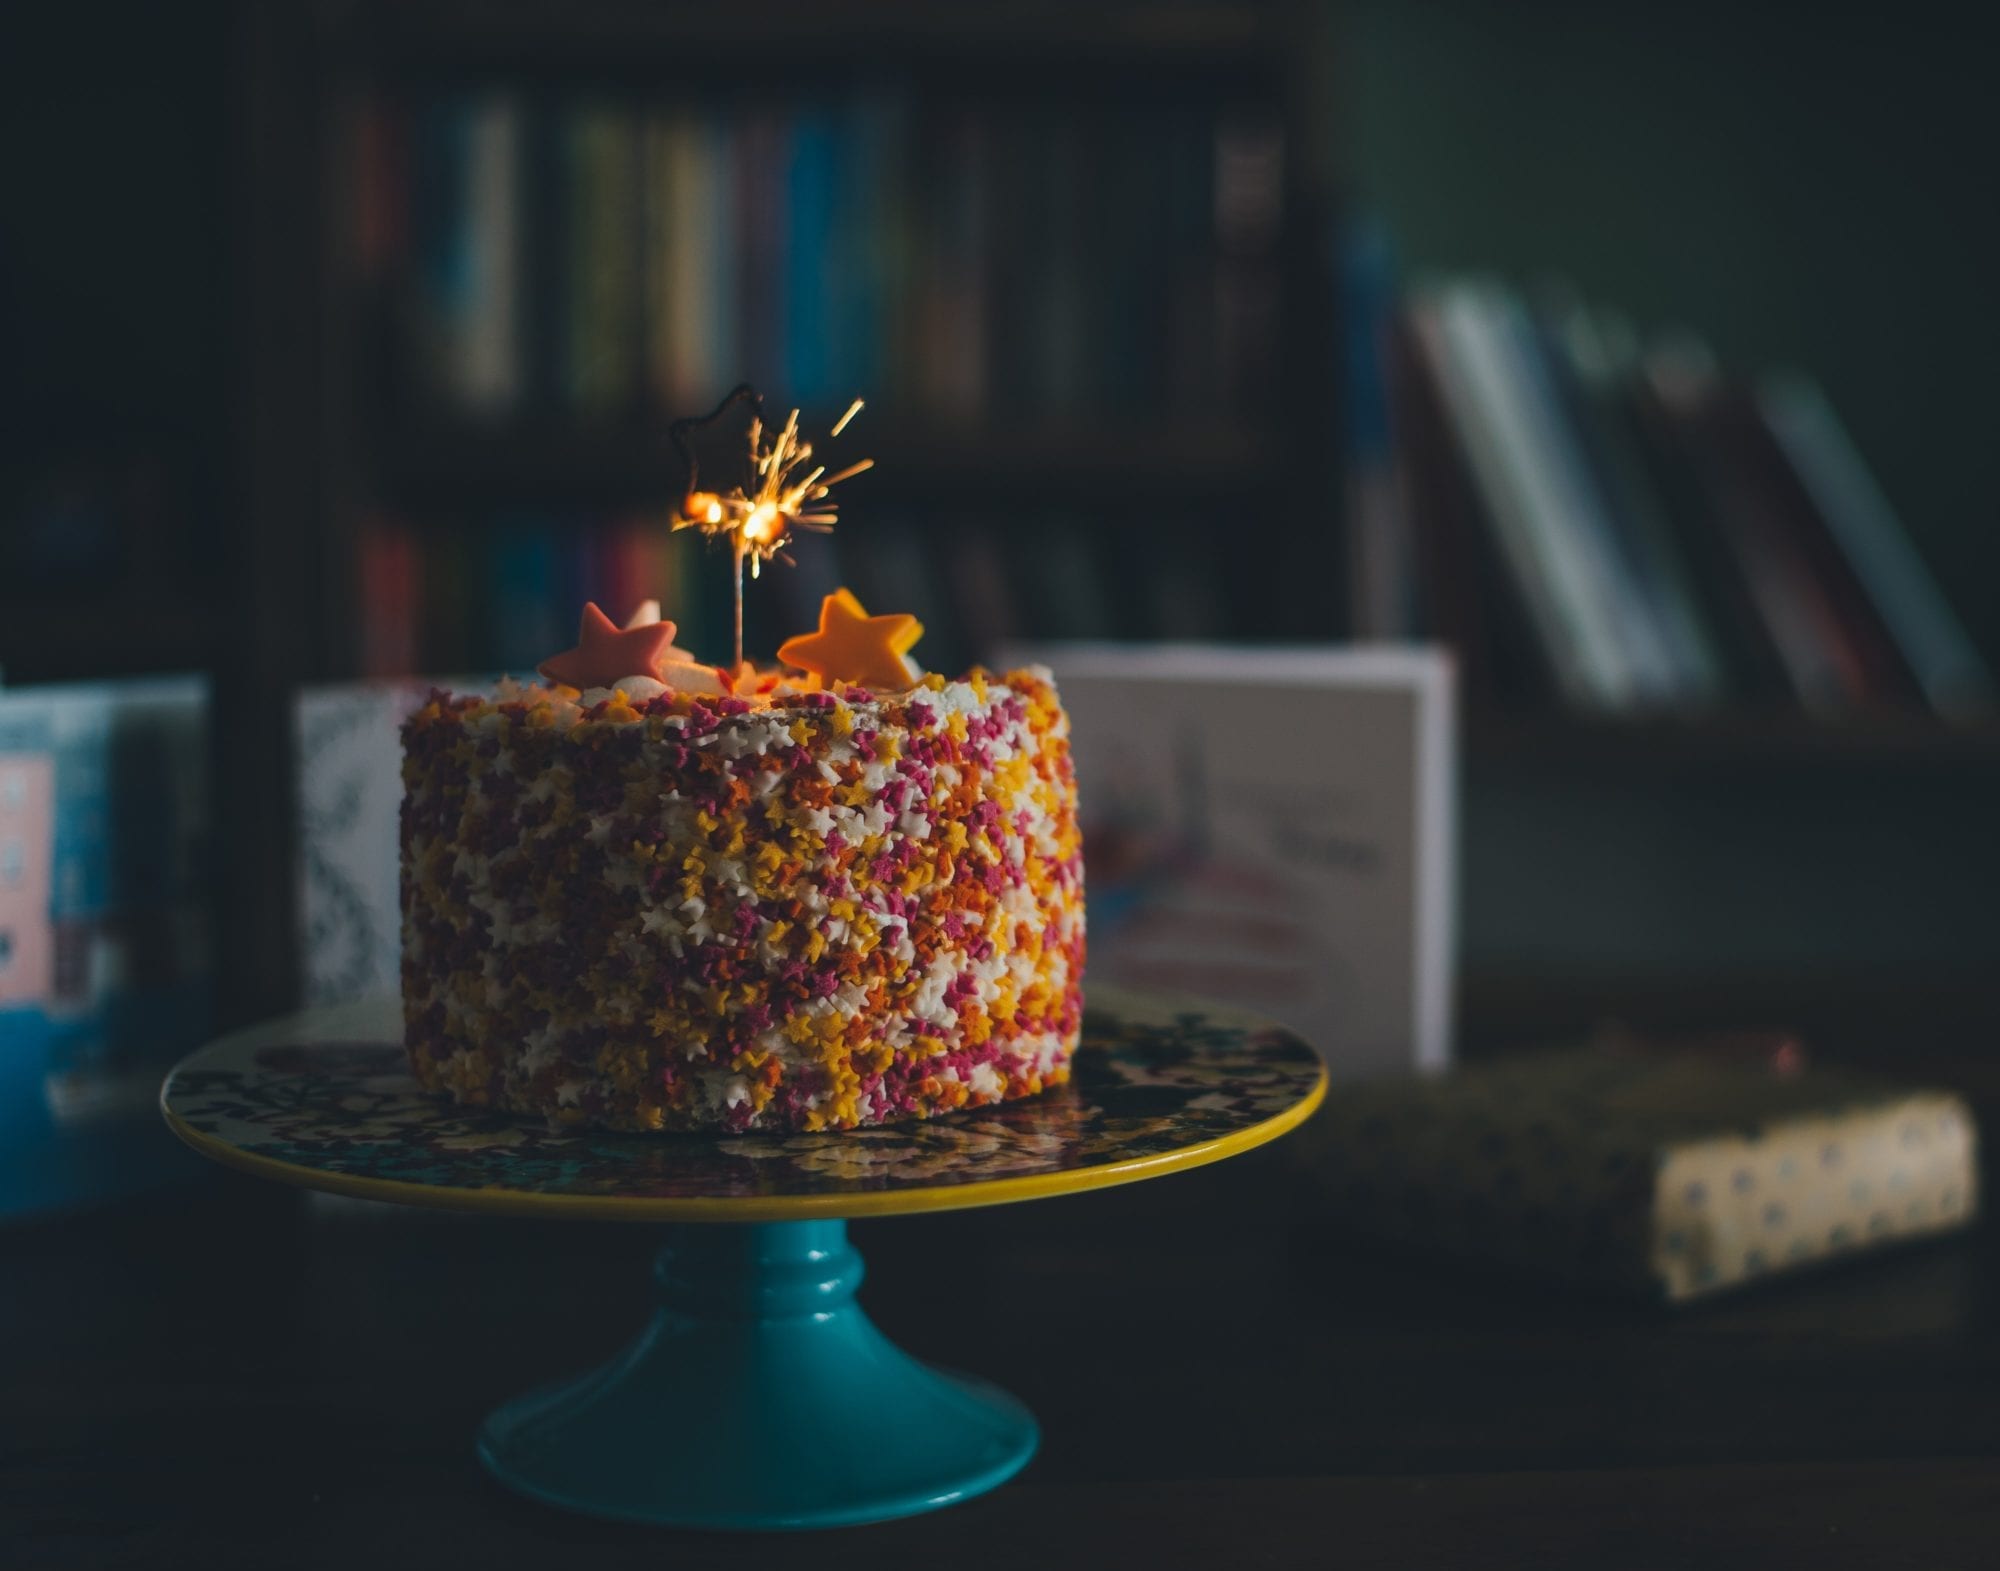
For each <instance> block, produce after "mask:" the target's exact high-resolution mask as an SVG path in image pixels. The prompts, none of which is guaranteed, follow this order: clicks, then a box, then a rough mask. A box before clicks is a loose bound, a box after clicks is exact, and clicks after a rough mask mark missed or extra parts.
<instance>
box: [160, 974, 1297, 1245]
mask: <svg viewBox="0 0 2000 1571" xmlns="http://www.w3.org/2000/svg"><path fill="white" fill-rule="evenodd" d="M401 1040H402V1021H401V1016H400V1013H399V1011H398V1009H397V1007H396V1005H395V1003H394V1001H389V1002H387V1003H383V1004H373V1005H360V1006H349V1007H346V1008H340V1009H320V1010H311V1011H308V1012H306V1013H304V1014H300V1015H294V1016H292V1017H290V1018H288V1019H285V1020H280V1021H275V1022H272V1023H270V1024H268V1025H264V1026H260V1027H257V1028H255V1029H253V1030H249V1031H244V1032H240V1033H238V1034H237V1035H235V1036H231V1037H225V1038H224V1039H223V1040H221V1041H219V1042H216V1043H213V1044H211V1045H210V1046H208V1047H205V1048H203V1049H202V1050H201V1051H200V1052H198V1053H195V1054H194V1055H193V1056H191V1057H189V1058H187V1059H186V1060H184V1061H183V1062H182V1063H181V1064H180V1065H179V1066H178V1067H177V1068H176V1069H175V1070H174V1071H173V1073H172V1074H170V1075H169V1076H168V1077H167V1082H166V1084H165V1086H163V1087H162V1088H161V1091H160V1106H161V1109H162V1111H163V1112H164V1113H165V1114H166V1119H167V1122H168V1124H170V1125H171V1126H172V1127H173V1130H174V1132H175V1133H176V1134H178V1135H179V1136H180V1137H181V1138H182V1139H183V1140H185V1141H186V1142H187V1143H188V1144H189V1145H191V1146H193V1147H194V1148H195V1149H196V1150H197V1151H199V1152H201V1153H202V1154H203V1155H204V1156H208V1157H212V1158H214V1159H215V1160H216V1161H219V1162H224V1163H227V1164H228V1165H230V1166H232V1167H238V1168H242V1169H244V1170H245V1171H248V1172H251V1173H255V1174H257V1175H259V1176H261V1177H265V1178H274V1179H279V1180H281V1181H283V1182H286V1183H292V1184H299V1185H303V1186H305V1187H306V1188H310V1189H324V1190H331V1191H333V1192H335V1193H340V1194H350V1195H359V1196H362V1197H365V1198H368V1199H374V1200H391V1201H398V1202H401V1203H404V1204H408V1205H429V1206H445V1207H454V1208H458V1209H462V1210H482V1211H498V1212H515V1213H523V1214H534V1213H552V1212H559V1213H561V1214H564V1215H570V1216H595V1217H608V1218H616V1219H622V1220H630V1221H655V1222H695V1221H732V1222H771V1221H794V1220H804V1219H808V1218H812V1217H851V1216H882V1215H888V1214H893V1213H897V1212H909V1211H939V1210H949V1209H953V1208H955V1207H960V1206H979V1205H996V1204H1000V1203H1002V1202H1005V1201H1010V1200H1030V1199H1036V1198H1039V1197H1041V1196H1045V1195H1057V1194H1066V1193H1071V1192H1074V1191H1077V1190H1083V1189H1096V1188H1101V1187H1104V1186H1106V1185H1110V1184H1122V1183H1129V1182H1131V1181H1133V1180H1135V1179H1141V1178H1151V1177H1155V1176H1157V1175H1159V1174H1162V1173H1168V1172H1173V1171H1175V1170H1177V1169H1179V1168H1185V1167H1198V1166H1200V1165H1201V1164H1203V1163H1205V1162H1214V1161H1218V1160H1220V1159H1221V1158H1223V1157H1226V1156H1233V1155H1235V1154H1236V1153H1237V1152H1240V1151H1247V1150H1249V1149H1250V1148H1251V1147H1253V1146H1258V1145H1262V1144H1263V1143H1264V1142H1265V1141H1267V1140H1274V1139H1276V1138H1277V1137H1278V1136H1279V1135H1282V1134H1284V1133H1285V1132H1286V1131H1287V1130H1289V1129H1292V1128H1294V1127H1295V1126H1297V1125H1298V1124H1300V1123H1302V1122H1303V1121H1304V1120H1305V1118H1306V1117H1307V1116H1308V1115H1309V1114H1310V1113H1311V1112H1312V1110H1313V1109H1314V1108H1315V1107H1317V1106H1318V1105H1319V1102H1320V1098H1321V1097H1322V1096H1323V1095H1324V1094H1325V1091H1326V1071H1325V1069H1324V1068H1323V1067H1322V1066H1321V1064H1320V1061H1319V1058H1318V1055H1317V1054H1315V1053H1314V1052H1313V1050H1312V1049H1311V1048H1309V1047H1307V1046H1306V1045H1305V1044H1304V1043H1303V1042H1301V1041H1300V1040H1299V1039H1298V1038H1297V1037H1295V1036H1293V1035H1292V1034H1291V1033H1290V1032H1288V1031H1286V1030H1284V1029H1283V1028H1281V1027H1279V1026H1275V1025H1272V1024H1270V1023H1269V1022H1268V1021H1264V1020H1260V1019H1257V1018H1256V1017H1254V1016H1248V1015H1243V1014H1241V1013H1238V1012H1236V1011H1233V1010H1225V1009H1223V1008H1222V1007H1221V1006H1218V1005H1213V1004H1206V1003H1196V1002H1191V1001H1183V1000H1175V999H1170V998H1162V997H1157V996H1154V995H1138V994H1129V993H1124V992H1116V993H1114V992H1113V991H1112V990H1111V989H1109V988H1096V989H1093V990H1092V992H1091V997H1090V1007H1089V1008H1088V1009H1087V1010H1086V1012H1085V1016H1084V1026H1083V1042H1082V1045H1081V1046H1080V1047H1079V1049H1078V1051H1077V1055H1076V1061H1075V1068H1074V1073H1073V1075H1072V1077H1071V1081H1070V1083H1069V1084H1068V1085H1066V1086H1062V1087H1059V1088H1058V1089H1056V1090H1053V1091H1049V1092H1046V1093H1044V1094H1043V1095H1041V1096H1038V1097H1030V1098H1027V1099H1025V1100H1023V1101H1019V1102H1010V1103H1007V1104H1005V1105H1004V1106H1001V1107H994V1108H982V1109H979V1110H977V1111H974V1112H969V1113H961V1114H954V1115H952V1116H949V1117H945V1118H935V1119H930V1120H926V1121H923V1122H919V1123H913V1124H903V1125H895V1126H891V1127H888V1128H879V1129H862V1130H848V1131H845V1132H841V1133H835V1134H819V1135H731V1136H726V1137H725V1136H710V1135H671V1134H659V1135H630V1134H607V1133H598V1132H557V1131H554V1130H551V1129H549V1128H548V1127H546V1126H545V1125H541V1124H538V1123H535V1122H533V1121H531V1120H524V1119H521V1118H517V1117H513V1116H510V1115H496V1114H486V1113H478V1112H472V1111H468V1110H465V1109H461V1108H456V1107H453V1106H451V1105H450V1104H448V1103H446V1102H444V1101H441V1100H439V1099H438V1098H435V1097H433V1096H430V1095H428V1094H426V1093H425V1092H423V1091H422V1090H420V1089H419V1088H418V1086H417V1084H416V1082H415V1081H414V1080H412V1079H411V1078H410V1075H409V1073H408V1071H407V1069H406V1068H405V1066H404V1060H403V1049H402V1045H401Z"/></svg>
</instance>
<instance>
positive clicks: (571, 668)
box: [535, 601, 674, 689]
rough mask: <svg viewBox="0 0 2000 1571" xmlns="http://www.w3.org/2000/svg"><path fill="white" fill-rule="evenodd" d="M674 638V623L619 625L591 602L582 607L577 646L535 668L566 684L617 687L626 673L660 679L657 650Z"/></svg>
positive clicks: (584, 686) (582, 687) (552, 679)
mask: <svg viewBox="0 0 2000 1571" xmlns="http://www.w3.org/2000/svg"><path fill="white" fill-rule="evenodd" d="M673 641H674V624H673V623H671V622H646V623H642V624H640V625H639V626H638V627H627V628H620V627H618V626H616V625H615V624H614V623H613V622H612V620H611V618H610V617H608V616H606V615H605V614H604V613H603V612H602V611H600V610H598V608H597V602H596V601H592V602H590V603H589V604H588V605H586V606H585V607H584V608H583V622H582V625H581V626H579V627H578V628H577V630H576V647H575V648H574V649H565V650H564V651H563V652H562V653H561V654H559V655H555V656H552V657H551V658H549V659H547V660H544V661H543V662H542V663H541V664H540V665H539V666H537V667H536V668H535V669H536V670H538V671H540V672H541V673H542V675H543V676H545V677H547V678H548V679H549V680H550V681H551V682H561V683H563V684H565V685H566V686H569V687H574V688H578V689H588V688H592V687H616V686H617V685H618V679H619V678H620V677H626V676H649V677H651V678H653V680H654V681H658V680H659V679H660V653H661V651H662V650H664V649H665V648H666V647H667V646H668V645H669V644H671V643H672V642H673Z"/></svg>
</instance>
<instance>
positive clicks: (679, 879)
mask: <svg viewBox="0 0 2000 1571" xmlns="http://www.w3.org/2000/svg"><path fill="white" fill-rule="evenodd" d="M648 685H649V686H650V685H651V684H648ZM403 748H404V760H403V786H404V797H403V817H402V903H403V1008H404V1020H405V1038H406V1042H407V1045H408V1048H409V1053H410V1063H411V1067H412V1069H413V1070H414V1072H415V1074H416V1076H417V1078H418V1079H419V1080H420V1081H421V1082H422V1083H423V1084H424V1085H425V1086H427V1087H429V1088H431V1089H433V1090H438V1091H448V1092H450V1093H451V1095H452V1096H453V1097H454V1098H456V1099H457V1100H458V1101H460V1102H463V1103H468V1104H472V1105H475V1106H490V1107H500V1108H508V1109H512V1110H514V1111H517V1112H526V1113H538V1114H544V1115H546V1116H548V1117H549V1118H551V1119H553V1120H554V1121H555V1122H557V1123H559V1124H570V1125H585V1124H588V1125H597V1126H600V1127H604V1128H611V1129H715V1128H723V1129H730V1130H746V1131H747V1130H775V1131H792V1130H819V1129H846V1128H856V1127H860V1126H863V1125H870V1124H884V1123H892V1122H897V1121H900V1120H905V1119H914V1118H926V1117H929V1116H931V1115H933V1114H937V1113H945V1112H951V1111H953V1110H955V1109H958V1108H961V1107H977V1106H980V1105H982V1104H985V1103H990V1102H999V1101H1006V1100H1010V1099H1012V1098H1015V1097H1021V1096H1031V1095H1033V1094H1035V1093H1036V1092H1038V1091H1040V1090H1042V1089H1043V1088H1044V1087H1047V1086H1051V1085H1056V1084H1060V1083H1061V1082H1062V1081H1064V1080H1066V1079H1068V1077H1069V1060H1070V1054H1071V1052H1072V1051H1073V1050H1074V1049H1075V1046H1076V1040H1077V1034H1078V1031H1079V1029H1080V1027H1081V1024H1082V986H1081V984H1082V977H1083V959H1084V916H1083V864H1082V854H1081V852H1082V842H1081V839H1080V837H1079V834H1078V831H1077V821H1076V783H1075V775H1074V773H1073V771H1072V769H1071V765H1070V756H1069V721H1068V717H1067V716H1066V715H1065V714H1064V713H1063V710H1062V706H1061V703H1060V702H1059V700H1058V699H1057V696H1056V692H1055V689H1054V687H1053V686H1052V685H1051V683H1050V681H1049V677H1048V673H1047V672H1046V671H1043V670H1041V669H1039V668H1036V669H1033V670H1027V671H1015V672H1010V673H1009V674H1007V675H1006V676H1004V677H991V676H988V675H987V674H986V673H984V672H979V671H974V672H972V673H970V674H969V675H968V676H966V677H965V678H964V679H963V680H962V681H957V682H947V681H945V680H944V679H943V678H942V677H938V676H929V677H926V678H925V679H924V681H923V682H922V684H921V685H919V686H917V687H916V688H914V689H912V690H910V691H909V692H907V693H901V694H897V695H894V696H885V697H879V698H878V697H877V696H875V695H874V694H873V693H871V692H869V691H867V690H866V689H863V688H854V687H849V688H845V689H842V690H840V691H838V692H804V693H777V694H773V695H770V696H769V697H766V698H763V699H755V700H752V699H743V698H737V697H717V696H703V695H692V694H687V693H680V692H665V693H660V694H658V695H656V696H651V697H642V698H638V699H634V698H632V697H630V696H628V695H627V694H626V693H625V692H623V691H611V692H610V693H608V694H601V690H593V691H592V692H589V693H585V694H584V695H582V699H581V700H579V699H578V698H577V697H575V696H573V695H572V694H571V693H570V692H569V691H568V690H566V689H563V688H560V687H557V688H547V687H539V686H521V687H516V686H514V685H513V684H502V686H501V688H500V689H499V690H497V691H496V692H495V693H494V694H492V695H488V696H479V697H471V696H456V697H455V696H452V695H450V694H447V693H443V692H437V693H433V694H432V695H431V698H430V700H429V702H427V703H426V704H425V705H424V706H423V708H422V709H420V710H419V711H418V712H417V713H416V714H415V715H413V716H412V717H411V718H410V720H409V721H408V723H407V724H406V725H405V726H404V729H403Z"/></svg>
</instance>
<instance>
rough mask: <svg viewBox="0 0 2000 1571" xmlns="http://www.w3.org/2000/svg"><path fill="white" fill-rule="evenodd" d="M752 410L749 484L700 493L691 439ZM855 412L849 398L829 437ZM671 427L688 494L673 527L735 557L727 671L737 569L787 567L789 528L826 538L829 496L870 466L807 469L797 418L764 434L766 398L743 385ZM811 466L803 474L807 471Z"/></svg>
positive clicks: (739, 583) (754, 572)
mask: <svg viewBox="0 0 2000 1571" xmlns="http://www.w3.org/2000/svg"><path fill="white" fill-rule="evenodd" d="M739 403H747V404H749V405H750V407H751V410H752V413H751V418H750V474H749V478H748V481H747V482H746V483H745V484H743V485H739V486H736V487H733V488H732V489H730V490H728V491H703V490H701V489H700V486H699V471H698V470H697V468H696V461H695V455H694V450H693V448H692V446H691V445H690V444H689V441H688V437H689V433H691V432H693V431H696V430H699V429H700V428H702V427H704V426H709V425H713V424H714V423H715V422H716V421H717V420H720V419H721V418H722V416H723V415H724V414H726V413H727V412H728V411H729V410H730V409H731V408H732V407H733V406H735V405H736V404H739ZM860 412H861V400H860V399H858V398H857V399H855V400H854V402H853V403H852V404H850V405H848V407H847V413H846V414H844V415H842V416H841V417H840V418H839V419H838V420H836V421H835V422H834V424H833V429H832V431H831V432H830V433H829V435H830V436H839V435H840V433H841V432H842V431H844V430H846V429H847V424H848V422H849V421H850V420H852V419H853V418H854V417H855V416H856V415H857V414H859V413H860ZM668 429H669V434H670V435H671V436H672V437H673V440H674V445H675V446H676V447H678V448H679V449H680V452H681V457H682V458H683V459H684V460H685V461H686V463H687V472H688V488H687V494H686V495H685V496H684V497H683V498H682V499H681V508H680V512H679V513H678V514H677V515H676V516H675V518H674V528H675V529H699V530H700V531H701V532H702V533H703V534H705V535H708V536H711V537H714V536H718V535H727V536H728V537H729V546H730V554H731V556H732V558H733V559H734V563H733V565H734V567H735V585H736V659H735V664H734V666H733V667H732V669H735V670H740V669H741V668H742V665H743V564H744V563H745V562H746V561H747V562H749V564H750V576H751V577H752V578H756V577H758V576H759V575H760V573H761V570H762V568H763V566H764V564H765V563H766V562H768V561H771V560H772V559H773V558H776V559H777V560H779V561H781V562H784V563H786V564H787V565H790V564H791V561H792V559H791V557H790V556H789V555H787V554H786V551H785V547H786V545H787V544H789V543H790V541H791V537H792V531H793V530H795V529H806V530H812V531H815V532H817V533H821V534H824V533H825V532H826V531H828V530H830V529H832V528H833V526H834V523H835V522H836V517H837V514H836V509H835V506H834V503H833V501H832V499H831V496H830V493H831V491H832V489H833V487H835V486H837V485H839V484H840V482H841V481H843V480H851V479H853V478H854V476H856V475H858V474H860V473H861V472H862V471H863V470H866V469H870V468H873V467H874V463H875V460H874V459H872V458H864V459H862V460H861V461H860V462H859V463H853V464H849V465H848V466H847V467H846V468H844V469H841V470H838V471H836V472H835V473H833V474H828V473H827V472H826V466H825V465H824V464H813V462H812V458H813V448H812V444H811V443H810V442H805V441H801V440H800V438H799V412H798V411H797V410H796V409H794V410H793V411H792V412H791V414H790V415H789V416H787V417H786V419H785V423H784V425H783V426H782V427H780V428H779V429H778V430H777V431H775V432H766V430H765V428H764V400H763V398H762V396H761V395H760V394H758V393H757V391H756V390H755V389H754V388H752V387H751V386H750V385H749V384H748V383H745V384H743V385H742V386H740V387H737V388H735V389H734V390H732V391H731V392H730V394H729V396H728V397H727V398H725V399H723V400H722V402H721V403H719V404H717V405H716V406H715V408H714V409H713V410H712V411H710V412H709V413H708V414H706V415H698V416H693V417H691V418H689V419H685V420H676V421H675V422H674V423H673V425H672V426H671V427H669V428H668ZM809 465H810V466H811V467H810V468H808V466H809Z"/></svg>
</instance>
